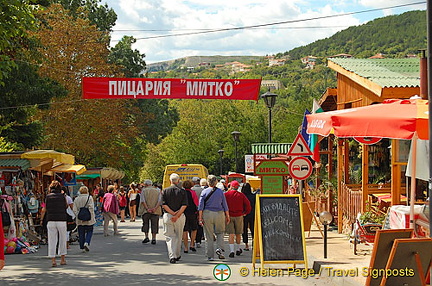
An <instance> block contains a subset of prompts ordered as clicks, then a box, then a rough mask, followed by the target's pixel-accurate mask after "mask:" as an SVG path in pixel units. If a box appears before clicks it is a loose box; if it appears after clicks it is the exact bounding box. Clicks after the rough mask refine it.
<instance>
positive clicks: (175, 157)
mask: <svg viewBox="0 0 432 286" xmlns="http://www.w3.org/2000/svg"><path fill="white" fill-rule="evenodd" d="M171 103H172V104H173V105H175V106H176V107H177V110H178V111H179V114H180V120H179V121H178V123H177V126H176V127H174V129H173V131H172V133H170V134H169V135H168V136H167V137H166V138H164V139H163V140H162V142H161V143H160V144H158V145H156V146H153V145H152V146H151V149H149V151H151V153H150V154H148V156H147V158H146V161H145V162H144V167H143V170H142V175H141V176H142V178H145V176H151V177H152V178H153V179H154V180H157V181H160V180H161V179H162V175H163V167H164V166H165V165H168V164H181V163H189V164H190V163H195V164H203V165H205V166H206V167H207V168H208V169H209V171H210V172H211V173H217V174H218V173H219V154H218V152H217V151H218V150H220V149H224V150H225V153H224V165H225V166H224V170H225V172H227V171H234V169H235V168H234V166H235V160H234V158H235V149H234V141H233V138H232V136H231V132H232V131H234V130H236V131H240V132H241V133H242V134H241V138H240V142H239V143H238V148H237V149H238V150H237V154H238V158H239V159H238V162H239V163H240V166H241V169H243V162H244V160H243V156H244V155H245V154H251V153H250V152H251V143H255V142H265V141H266V138H267V129H266V125H265V123H264V114H266V113H265V108H264V106H263V105H262V104H257V103H255V102H247V101H230V100H173V101H171ZM155 164H157V165H155Z"/></svg>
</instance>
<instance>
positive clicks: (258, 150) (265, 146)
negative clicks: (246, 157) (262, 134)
mask: <svg viewBox="0 0 432 286" xmlns="http://www.w3.org/2000/svg"><path fill="white" fill-rule="evenodd" d="M291 145H292V144H291V143H255V144H252V154H286V153H288V151H289V149H290V148H291Z"/></svg>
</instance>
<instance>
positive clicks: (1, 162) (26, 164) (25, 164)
mask: <svg viewBox="0 0 432 286" xmlns="http://www.w3.org/2000/svg"><path fill="white" fill-rule="evenodd" d="M0 167H20V168H21V169H22V170H27V169H28V168H30V161H29V160H27V159H0Z"/></svg>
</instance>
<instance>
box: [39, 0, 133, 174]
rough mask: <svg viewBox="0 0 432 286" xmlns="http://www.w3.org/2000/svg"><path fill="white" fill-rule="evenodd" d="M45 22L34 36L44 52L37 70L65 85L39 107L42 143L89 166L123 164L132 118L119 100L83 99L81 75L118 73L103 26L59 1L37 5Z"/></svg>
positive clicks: (130, 142)
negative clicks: (63, 90) (60, 93)
mask: <svg viewBox="0 0 432 286" xmlns="http://www.w3.org/2000/svg"><path fill="white" fill-rule="evenodd" d="M38 17H39V18H40V19H41V22H42V23H43V24H42V25H41V27H40V28H39V29H38V32H37V34H36V36H37V37H38V38H39V39H40V42H41V47H40V48H39V50H38V51H39V52H40V53H41V54H42V55H43V60H42V66H41V68H40V73H41V74H42V75H44V76H49V77H50V78H52V79H55V80H57V81H58V82H59V83H61V84H62V85H63V86H65V87H66V89H67V90H68V95H67V97H66V98H65V99H61V100H59V99H55V100H53V104H52V105H51V107H50V109H49V110H46V111H44V112H41V114H40V119H41V120H42V122H43V123H44V126H45V130H44V131H45V136H46V137H47V139H48V140H47V141H46V142H45V143H44V144H43V145H42V146H43V147H44V148H49V149H56V150H62V151H65V152H67V153H71V154H74V155H75V156H76V158H77V160H78V161H79V162H83V163H85V164H88V165H90V166H111V167H115V168H119V169H127V162H128V161H129V160H131V158H132V156H131V154H130V152H128V151H129V150H130V149H129V148H130V146H133V143H134V142H135V141H134V138H136V136H137V128H136V127H135V122H133V121H131V118H130V116H129V114H130V113H131V112H132V113H133V111H131V110H130V109H128V108H126V102H125V101H122V100H95V101H91V102H90V101H87V100H82V99H81V78H82V77H83V76H113V75H117V76H120V75H121V73H119V72H118V69H117V68H116V66H114V65H110V64H107V58H108V54H109V48H108V46H107V45H106V43H105V42H104V41H100V40H101V39H103V38H104V37H105V36H106V33H105V32H101V31H99V30H98V29H97V28H96V26H95V25H92V24H91V23H90V21H89V20H88V19H87V18H80V17H77V18H76V19H74V18H73V17H72V16H71V15H70V14H69V13H68V12H67V10H65V9H64V8H63V7H62V6H61V5H58V4H53V5H51V6H49V7H48V8H46V9H45V10H43V11H41V13H39V14H38Z"/></svg>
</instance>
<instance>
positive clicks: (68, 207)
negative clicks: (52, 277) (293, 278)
mask: <svg viewBox="0 0 432 286" xmlns="http://www.w3.org/2000/svg"><path fill="white" fill-rule="evenodd" d="M170 182H171V185H170V186H169V187H167V188H165V189H163V190H162V189H161V186H159V185H157V184H153V182H152V181H151V180H144V182H143V183H142V184H135V183H132V184H130V185H129V188H128V189H126V188H125V187H123V186H119V185H118V184H116V183H114V184H112V185H108V186H107V188H106V190H104V189H103V188H102V187H101V185H96V187H95V188H94V189H93V190H89V189H88V188H87V186H81V187H80V189H79V191H78V195H77V196H76V197H75V198H74V199H72V198H71V196H70V194H69V190H68V189H67V188H65V187H64V186H61V184H60V182H59V181H56V180H54V181H52V182H51V184H50V185H49V188H48V194H47V196H46V201H45V203H43V204H42V210H41V220H42V221H45V222H46V229H47V235H48V257H50V258H51V265H52V267H57V260H56V257H60V265H66V264H67V262H66V255H67V249H68V248H69V235H70V232H71V231H72V230H75V229H76V230H77V232H78V241H79V248H80V249H81V250H82V251H83V252H88V251H90V245H91V239H92V235H93V229H94V226H97V225H102V224H103V234H104V236H110V235H118V234H119V222H120V223H122V222H125V220H126V218H127V217H129V218H130V222H135V220H136V217H137V216H138V217H141V218H142V226H141V231H142V232H143V233H144V239H143V240H142V243H143V244H146V243H151V244H156V241H157V240H156V235H157V234H158V231H159V219H160V218H161V217H162V221H163V234H164V235H165V240H166V244H167V249H168V256H169V262H170V263H176V262H178V261H179V260H180V259H181V252H182V249H183V253H189V251H192V252H196V251H197V249H196V248H200V247H201V244H202V241H203V239H205V241H206V251H205V253H206V257H207V259H208V260H210V261H211V260H214V257H215V254H216V255H217V257H218V258H219V259H225V255H224V252H225V247H224V235H225V234H228V236H229V240H228V241H229V248H228V249H229V257H231V258H233V257H235V255H237V256H238V255H241V254H242V252H243V250H245V251H248V250H249V242H248V231H250V232H251V234H252V236H253V225H254V209H255V194H254V193H253V192H252V189H251V186H250V185H249V184H248V183H245V184H243V185H242V186H241V192H240V184H239V183H238V182H237V181H233V182H231V183H230V184H229V185H228V186H226V185H225V184H223V183H224V182H223V181H221V182H220V181H218V179H217V177H216V176H213V175H210V176H208V178H198V177H194V178H193V179H192V180H185V181H181V180H180V177H179V175H178V174H175V173H173V174H171V176H170ZM119 219H120V221H119ZM110 223H112V228H113V232H112V233H110V232H109V225H110ZM0 229H2V228H1V220H0ZM150 232H151V236H150ZM0 234H2V232H1V233H0ZM242 236H243V243H244V244H245V247H244V248H243V250H242V248H241V247H240V244H241V237H242ZM1 242H3V239H2V237H1V236H0V243H1ZM215 243H216V248H215V246H214V244H215ZM2 250H3V246H2V245H1V244H0V270H1V269H2V268H3V266H4V253H3V251H2Z"/></svg>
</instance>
